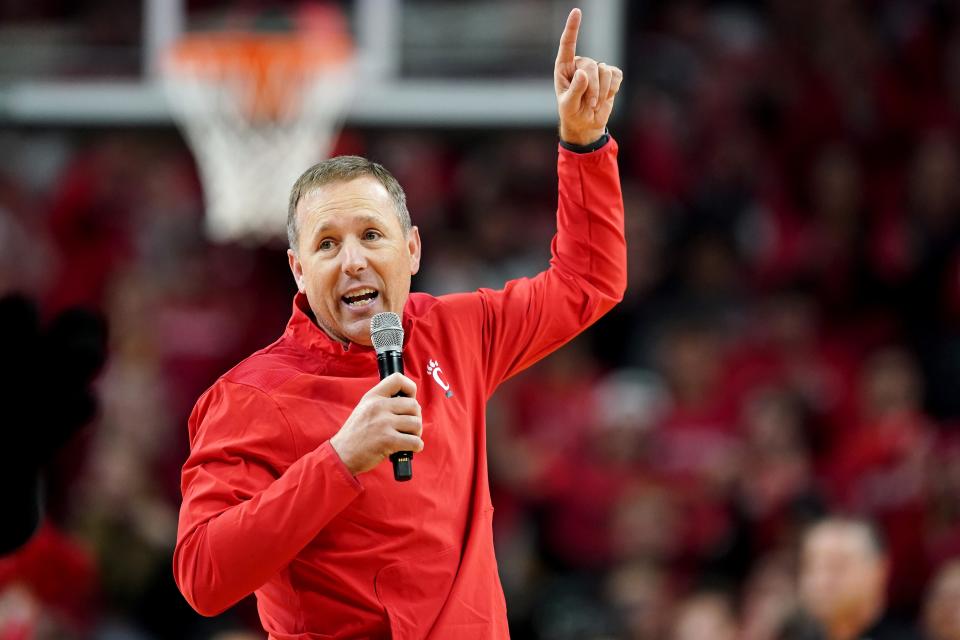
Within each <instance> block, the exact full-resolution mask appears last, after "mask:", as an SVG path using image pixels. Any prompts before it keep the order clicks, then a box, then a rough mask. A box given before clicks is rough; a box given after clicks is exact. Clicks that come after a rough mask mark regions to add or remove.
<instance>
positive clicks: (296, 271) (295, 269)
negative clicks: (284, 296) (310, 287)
mask: <svg viewBox="0 0 960 640" xmlns="http://www.w3.org/2000/svg"><path fill="white" fill-rule="evenodd" d="M287 262H288V263H289V265H290V273H292V274H293V281H294V282H296V283H297V291H299V292H300V293H306V287H305V286H304V284H303V265H301V264H300V258H299V257H297V254H296V253H294V251H293V249H287Z"/></svg>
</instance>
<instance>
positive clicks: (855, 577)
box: [786, 516, 918, 640]
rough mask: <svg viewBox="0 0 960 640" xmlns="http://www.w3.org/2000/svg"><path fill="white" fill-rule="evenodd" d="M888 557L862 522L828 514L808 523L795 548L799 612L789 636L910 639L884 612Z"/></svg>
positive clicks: (876, 534)
mask: <svg viewBox="0 0 960 640" xmlns="http://www.w3.org/2000/svg"><path fill="white" fill-rule="evenodd" d="M889 576H890V560H889V558H888V557H887V549H886V543H885V542H884V540H883V539H882V537H881V534H880V532H879V530H878V529H877V528H876V526H875V525H874V524H873V523H871V522H870V521H868V520H863V519H859V518H850V517H837V516H834V517H830V518H826V519H824V520H822V521H820V522H818V523H817V524H815V525H813V526H812V527H811V528H810V529H809V530H808V531H807V532H806V535H805V536H804V538H803V542H802V546H801V552H800V577H799V583H800V602H801V614H800V617H799V618H798V619H797V620H796V621H794V623H793V624H792V625H791V628H790V629H788V631H787V634H786V637H787V638H790V639H797V640H799V639H800V638H811V639H813V638H822V640H867V639H868V638H869V639H870V640H912V639H913V638H918V636H917V634H916V632H915V631H914V630H913V629H911V628H910V627H908V626H904V625H902V624H900V623H898V622H895V621H893V620H892V619H891V618H889V617H888V616H887V615H886V607H887V602H886V590H887V582H888V579H889Z"/></svg>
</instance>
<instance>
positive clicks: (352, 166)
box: [287, 156, 413, 251]
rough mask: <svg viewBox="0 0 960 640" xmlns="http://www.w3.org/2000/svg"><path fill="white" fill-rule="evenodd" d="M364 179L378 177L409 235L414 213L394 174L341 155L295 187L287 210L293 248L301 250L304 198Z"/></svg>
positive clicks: (316, 168)
mask: <svg viewBox="0 0 960 640" xmlns="http://www.w3.org/2000/svg"><path fill="white" fill-rule="evenodd" d="M364 176H371V177H373V178H376V179H377V180H378V181H379V182H380V184H382V185H383V187H384V189H386V190H387V193H389V194H390V199H391V200H393V206H394V208H395V209H396V210H397V217H398V218H399V219H400V228H402V229H403V232H404V233H408V232H409V231H410V229H411V228H412V226H413V224H412V223H411V222H410V212H409V211H408V210H407V195H406V194H405V193H404V192H403V187H401V186H400V183H399V182H397V179H396V178H394V177H393V174H391V173H390V172H389V171H387V170H386V169H385V168H384V167H383V165H381V164H379V163H376V162H371V161H370V160H367V159H366V158H361V157H360V156H337V157H335V158H330V159H329V160H324V161H323V162H318V163H317V164H315V165H313V166H312V167H310V168H309V169H307V170H306V171H304V172H303V174H302V175H301V176H300V177H299V178H297V181H296V182H295V183H294V184H293V189H291V191H290V205H289V207H288V209H287V241H288V242H289V243H290V248H291V249H293V250H294V251H296V250H297V239H298V236H299V234H300V230H299V228H298V225H297V205H298V204H300V200H301V199H302V198H303V197H304V196H306V195H307V194H308V193H310V192H311V191H313V190H314V189H318V188H320V187H322V186H323V185H326V184H330V183H333V182H348V181H350V180H355V179H356V178H362V177H364Z"/></svg>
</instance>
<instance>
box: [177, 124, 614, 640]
mask: <svg viewBox="0 0 960 640" xmlns="http://www.w3.org/2000/svg"><path fill="white" fill-rule="evenodd" d="M616 156H617V145H616V143H615V142H614V141H612V140H611V141H610V142H609V143H608V144H606V145H605V146H604V147H603V148H601V149H599V150H597V151H594V152H592V153H587V154H582V155H581V154H576V153H573V152H570V151H567V150H565V149H562V148H561V149H560V151H559V160H558V173H559V177H560V181H559V205H558V210H557V226H558V230H557V235H556V236H555V237H554V240H553V244H552V253H553V258H552V260H551V263H550V264H551V266H550V268H549V269H548V270H546V271H544V272H543V273H541V274H539V275H538V276H536V277H534V278H532V279H527V278H523V279H519V280H514V281H511V282H509V283H507V285H506V287H505V288H504V289H502V290H500V291H492V290H488V289H481V290H479V291H476V292H473V293H462V294H454V295H449V296H442V297H438V298H437V297H433V296H429V295H426V294H421V293H414V294H411V295H410V297H409V299H408V301H407V304H406V306H405V308H404V312H403V324H404V330H405V336H406V338H405V345H404V353H403V358H404V363H405V368H406V375H407V376H409V377H410V378H412V379H413V380H414V381H415V382H416V383H417V388H418V391H417V400H418V401H419V403H420V405H421V407H422V410H423V440H424V443H425V448H424V450H423V451H422V452H421V453H418V454H417V455H416V456H415V457H414V464H413V468H414V473H413V479H412V480H411V481H409V482H405V483H398V482H395V481H394V480H393V475H392V469H391V466H390V464H389V463H385V464H381V465H380V466H378V467H376V468H375V469H373V470H372V471H369V472H367V473H363V474H361V475H359V476H357V477H354V476H352V475H351V474H350V472H349V471H348V470H347V468H346V466H345V465H344V464H343V462H342V461H341V460H340V458H339V457H338V456H337V454H336V452H335V451H334V450H333V448H332V447H331V446H330V443H329V439H330V437H331V436H332V435H333V434H335V433H336V432H337V431H338V430H339V429H340V427H341V425H343V423H344V422H345V421H346V419H347V417H348V416H349V415H350V412H351V411H352V410H353V408H354V407H355V406H356V404H357V402H358V401H359V400H360V397H361V396H362V395H363V394H364V393H365V392H366V391H368V390H369V389H370V388H371V387H372V386H374V385H375V384H376V383H377V381H378V379H379V376H378V374H377V364H376V354H375V353H374V351H373V349H372V348H370V347H364V346H360V345H356V344H350V345H348V346H344V345H342V344H341V343H339V342H337V341H335V340H333V339H331V338H330V337H329V336H328V335H327V334H326V333H324V331H323V330H321V329H319V328H318V327H317V326H316V325H315V324H314V323H313V322H312V321H311V320H310V319H309V317H308V315H307V313H306V311H307V310H308V305H307V301H306V299H305V298H304V297H303V296H302V295H298V296H297V297H296V298H295V299H294V308H293V316H292V317H291V318H290V322H289V324H288V325H287V329H286V331H285V332H284V334H283V335H282V336H281V337H280V339H279V340H277V341H276V342H275V343H273V344H272V345H270V346H269V347H267V348H266V349H263V350H261V351H258V352H257V353H255V354H253V355H252V356H250V357H249V358H247V359H246V360H244V361H243V362H241V363H240V364H239V365H237V366H236V367H235V368H234V369H232V370H231V371H229V372H228V373H226V374H225V375H224V376H223V377H221V378H220V379H219V380H218V381H217V382H216V383H215V384H214V385H213V386H212V387H211V388H210V389H209V390H208V391H207V392H206V393H204V394H203V396H201V398H200V400H199V401H198V402H197V405H196V407H195V408H194V410H193V413H192V415H191V416H190V422H189V429H190V443H191V451H190V456H189V458H188V459H187V462H186V464H185V465H184V467H183V477H182V491H183V506H182V508H181V510H180V523H179V530H178V532H177V547H176V551H175V554H174V575H175V578H176V581H177V584H178V585H179V587H180V590H181V591H182V592H183V594H184V596H185V597H186V599H187V600H188V601H189V602H190V604H191V605H192V606H193V607H194V608H195V609H196V610H197V611H199V612H200V613H202V614H206V615H214V614H217V613H219V612H220V611H223V610H224V609H226V608H227V607H229V606H231V605H232V604H234V603H235V602H237V601H238V600H240V599H241V598H243V597H244V596H246V595H247V594H249V593H251V592H254V593H256V596H257V603H258V608H259V612H260V619H261V621H262V623H263V626H264V628H265V629H266V630H267V632H268V633H269V634H270V636H271V638H276V639H278V640H293V639H294V638H296V639H297V640H302V639H307V638H310V639H313V638H387V637H393V638H397V639H401V640H402V639H413V638H452V637H456V638H457V639H458V640H468V639H470V638H484V639H488V638H506V637H508V631H507V620H506V607H505V604H504V599H503V592H502V588H501V586H500V581H499V578H498V576H497V564H496V558H495V557H494V551H493V534H492V531H491V520H492V517H493V506H492V505H491V502H490V490H489V487H488V482H487V458H486V442H485V438H486V429H485V420H484V407H485V404H486V402H487V399H488V398H489V397H490V395H491V394H492V393H493V391H494V390H495V389H496V388H497V386H498V385H499V384H500V383H501V382H503V381H504V380H506V379H507V378H509V377H510V376H512V375H514V374H516V373H517V372H519V371H521V370H522V369H524V368H525V367H528V366H530V365H531V364H532V363H534V362H536V361H537V360H539V359H540V358H543V357H544V356H546V355H547V354H549V353H550V352H551V351H554V350H555V349H557V348H558V347H560V346H561V345H563V344H564V343H565V342H567V341H568V340H570V339H571V338H572V337H574V336H575V335H576V334H578V333H579V332H580V331H582V330H583V329H584V328H585V327H587V326H588V325H590V324H591V323H592V322H594V321H596V320H597V319H598V318H599V317H600V316H601V315H603V314H604V313H605V312H606V311H608V310H609V309H610V308H611V307H612V306H613V305H614V304H616V302H617V301H619V300H620V299H621V297H622V295H623V290H624V287H625V286H626V245H625V242H624V236H623V201H622V198H621V193H620V181H619V176H618V171H617V162H616Z"/></svg>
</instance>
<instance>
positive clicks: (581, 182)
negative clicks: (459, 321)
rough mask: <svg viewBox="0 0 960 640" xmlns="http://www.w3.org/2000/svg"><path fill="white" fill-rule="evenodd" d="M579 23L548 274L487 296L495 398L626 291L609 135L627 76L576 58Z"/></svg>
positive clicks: (574, 16)
mask: <svg viewBox="0 0 960 640" xmlns="http://www.w3.org/2000/svg"><path fill="white" fill-rule="evenodd" d="M580 18H581V16H580V10H579V9H574V10H573V11H571V12H570V15H569V16H568V17H567V23H566V26H565V28H564V30H563V35H562V36H561V38H560V47H559V51H558V53H557V60H556V65H555V66H554V83H555V88H556V95H557V108H558V111H559V115H560V140H561V144H560V147H561V148H560V149H559V151H558V152H559V158H558V161H557V174H558V177H559V190H558V198H557V234H556V235H555V236H554V238H553V243H552V245H551V253H552V258H551V260H550V268H549V269H547V270H546V271H544V272H543V273H541V274H539V275H537V276H536V277H534V278H530V279H527V278H522V279H519V280H513V281H511V282H508V283H507V285H506V286H505V287H504V288H503V289H502V290H500V291H491V290H487V289H482V290H481V291H480V292H479V300H480V303H481V305H480V306H481V310H480V311H479V313H480V314H481V315H482V320H481V321H482V326H483V343H482V344H483V345H484V346H485V352H484V354H483V357H484V359H485V369H486V383H487V392H488V393H492V392H493V391H494V389H495V388H496V387H497V385H499V384H500V383H501V382H502V381H503V380H505V379H506V378H508V377H510V376H512V375H514V374H515V373H517V372H519V371H521V370H522V369H524V368H526V367H528V366H530V365H531V364H533V363H534V362H536V361H537V360H539V359H540V358H542V357H544V356H546V355H547V354H549V353H550V352H552V351H554V350H556V349H557V348H559V347H560V346H561V345H563V344H564V343H566V342H567V341H569V340H570V339H571V338H573V337H574V336H576V335H577V334H578V333H580V332H581V331H583V330H584V329H585V328H587V327H588V326H589V325H591V324H592V323H594V322H596V321H597V320H598V319H599V318H600V317H601V316H602V315H603V314H604V313H606V312H607V311H609V310H610V309H611V308H612V307H613V306H614V305H615V304H616V303H617V302H619V301H620V300H621V299H622V298H623V292H624V289H625V287H626V267H627V257H626V244H625V241H624V235H623V198H622V195H621V190H620V176H619V170H618V167H617V144H616V142H615V141H614V140H612V139H609V138H608V137H607V135H606V133H605V132H606V126H607V120H608V119H609V118H610V113H611V111H612V109H613V103H614V99H615V97H616V95H617V91H619V89H620V83H621V81H622V80H623V74H622V73H621V71H620V69H618V68H616V67H614V66H611V65H607V64H604V63H602V62H597V61H596V60H593V59H591V58H586V57H583V56H578V55H577V54H576V47H577V32H578V30H579V28H580ZM457 299H458V300H460V301H461V302H463V303H464V304H465V305H472V303H473V302H474V301H476V300H477V296H476V294H472V295H469V296H462V297H457ZM463 311H465V309H463ZM461 315H462V316H466V315H467V314H461Z"/></svg>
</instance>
